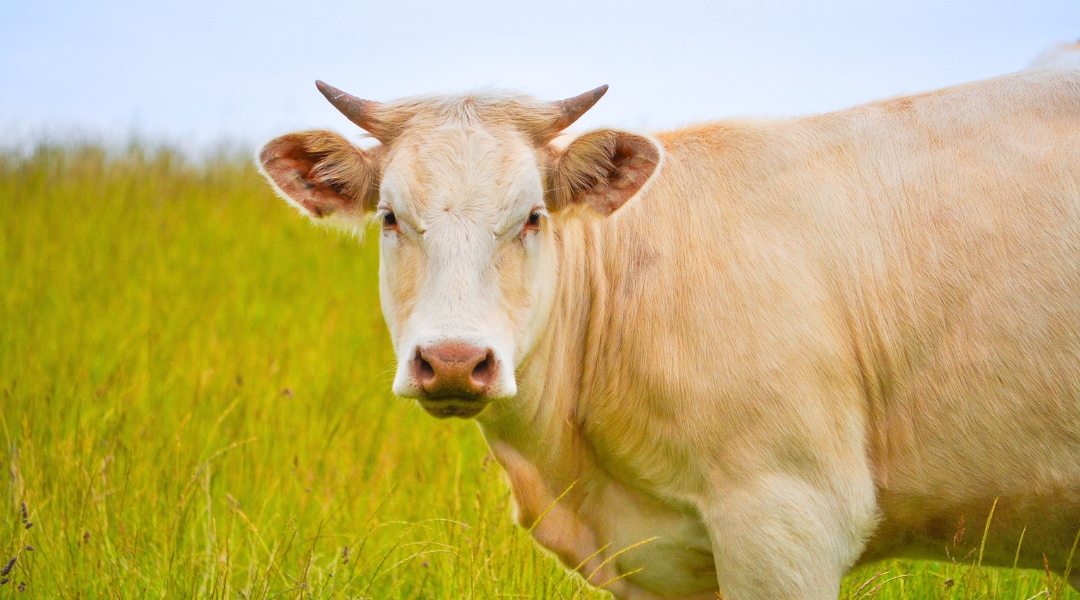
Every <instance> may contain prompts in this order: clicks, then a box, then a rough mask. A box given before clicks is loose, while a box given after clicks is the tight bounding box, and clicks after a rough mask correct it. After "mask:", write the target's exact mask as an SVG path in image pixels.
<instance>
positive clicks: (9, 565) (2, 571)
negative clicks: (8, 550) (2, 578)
mask: <svg viewBox="0 0 1080 600" xmlns="http://www.w3.org/2000/svg"><path fill="white" fill-rule="evenodd" d="M17 558H19V557H18V556H12V557H11V560H9V561H8V562H7V564H6V565H4V568H3V569H0V575H7V574H8V573H10V572H11V568H12V567H14V566H15V559H17Z"/></svg>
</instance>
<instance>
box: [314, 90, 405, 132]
mask: <svg viewBox="0 0 1080 600" xmlns="http://www.w3.org/2000/svg"><path fill="white" fill-rule="evenodd" d="M315 87H317V88H319V91H320V92H322V95H323V96H326V99H327V100H329V101H330V104H333V105H334V108H336V109H338V110H339V111H341V114H343V115H345V118H347V119H349V120H350V121H352V122H353V123H354V124H355V125H356V126H357V127H359V128H361V129H363V130H364V131H366V132H368V133H370V134H371V135H372V136H374V137H375V139H377V140H379V141H380V142H382V143H384V144H386V143H388V142H389V141H390V138H392V137H393V136H392V135H391V132H390V131H389V130H388V129H387V127H385V126H384V125H383V123H381V122H379V120H378V119H377V118H375V114H374V113H375V112H376V111H377V110H378V109H379V103H378V102H372V101H371V100H364V99H363V98H357V97H356V96H353V95H352V94H348V93H345V92H343V91H341V90H339V89H337V88H336V87H334V86H332V85H329V84H326V83H323V82H322V81H316V82H315Z"/></svg>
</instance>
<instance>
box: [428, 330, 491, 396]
mask: <svg viewBox="0 0 1080 600" xmlns="http://www.w3.org/2000/svg"><path fill="white" fill-rule="evenodd" d="M411 367H412V369H411V370H412V373H413V377H414V378H415V379H416V383H417V385H418V386H419V387H420V390H421V391H422V392H423V393H424V395H426V396H435V397H438V396H448V397H449V396H453V397H464V398H471V397H476V396H482V395H483V394H484V393H486V392H487V391H488V388H490V387H491V384H492V383H494V381H495V377H496V375H497V373H498V364H497V363H496V362H495V353H494V352H492V351H491V349H490V348H479V347H477V346H473V345H471V344H464V343H460V342H443V343H440V344H435V345H432V346H428V347H419V348H417V349H416V355H415V356H414V357H413V360H412V365H411Z"/></svg>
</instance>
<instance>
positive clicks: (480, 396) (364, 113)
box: [258, 84, 660, 417]
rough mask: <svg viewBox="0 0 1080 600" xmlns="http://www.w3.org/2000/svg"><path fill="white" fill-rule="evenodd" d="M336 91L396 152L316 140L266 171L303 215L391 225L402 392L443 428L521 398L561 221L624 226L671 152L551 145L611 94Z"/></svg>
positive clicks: (383, 239) (385, 274)
mask: <svg viewBox="0 0 1080 600" xmlns="http://www.w3.org/2000/svg"><path fill="white" fill-rule="evenodd" d="M320 90H322V91H323V92H324V94H326V96H327V98H328V99H330V101H331V102H332V103H334V104H335V106H337V107H338V108H339V109H340V110H342V112H343V113H345V114H346V116H348V117H349V118H350V120H352V121H353V122H354V123H356V124H357V125H360V126H361V127H363V128H364V129H366V130H367V131H368V132H370V133H371V134H372V135H373V136H374V137H376V138H377V139H378V140H379V141H380V142H382V143H381V144H380V145H378V146H375V147H373V148H371V149H367V150H361V149H359V148H357V147H355V146H353V145H352V144H350V143H349V142H348V141H346V140H345V139H344V138H342V137H341V136H338V135H337V134H334V133H330V132H325V131H310V132H304V133H297V134H290V135H286V136H282V137H279V138H277V139H274V140H272V141H271V142H270V143H268V144H267V145H266V146H265V147H264V148H263V149H262V150H261V151H260V153H259V156H258V162H259V164H260V166H261V167H262V170H263V172H264V174H265V175H266V176H267V178H268V179H269V180H270V181H271V183H272V184H273V185H274V187H275V189H276V190H277V191H278V193H279V194H281V196H282V197H283V198H285V199H286V200H287V201H288V202H289V203H290V204H292V205H293V206H295V207H296V208H298V209H299V210H300V211H301V212H302V213H304V214H306V215H308V216H310V217H312V218H316V219H325V220H328V221H330V222H332V223H336V224H338V225H341V226H344V227H347V228H352V229H360V228H361V227H362V224H363V220H364V217H366V216H373V217H374V219H375V221H376V222H377V223H378V224H379V227H380V234H379V244H380V267H379V291H380V297H381V301H382V308H383V313H384V316H385V317H386V322H387V326H388V327H389V329H390V333H391V337H392V339H393V342H394V349H395V352H396V354H397V357H398V367H397V373H396V375H395V377H394V386H393V389H394V392H395V393H396V394H398V395H400V396H404V397H409V398H416V399H417V400H418V401H419V402H420V404H421V406H423V408H424V409H425V410H427V411H428V412H429V413H431V414H432V415H435V416H437V417H450V416H458V417H472V416H475V415H477V414H479V413H480V412H481V411H482V410H483V409H484V408H485V407H486V406H487V405H488V404H490V403H491V402H495V401H499V400H503V399H507V398H512V397H513V396H515V395H516V394H517V392H518V389H517V380H516V377H515V370H516V368H517V366H518V365H519V364H520V362H521V360H522V358H523V357H524V356H525V355H527V354H528V353H529V351H530V350H531V349H533V348H534V346H535V345H536V343H537V340H538V339H539V338H540V337H541V335H542V333H543V331H544V330H545V324H546V323H547V317H548V313H549V311H550V308H551V306H552V304H553V297H554V293H555V290H556V287H557V286H556V280H557V273H558V265H557V261H558V242H557V239H556V235H555V231H554V228H555V227H556V225H555V223H554V222H553V219H552V215H553V213H555V212H557V211H559V210H560V209H562V208H564V207H565V206H567V205H570V204H580V203H584V204H588V205H589V206H591V207H592V208H593V209H594V210H595V211H596V212H598V213H600V214H602V215H609V214H611V213H612V212H614V211H615V210H616V209H618V208H619V207H620V206H621V205H622V204H623V203H625V202H626V200H628V199H629V198H630V197H632V196H633V195H634V194H635V193H636V192H637V191H638V190H639V189H640V188H641V187H642V185H643V184H644V183H645V182H646V180H647V179H648V178H649V177H650V176H651V175H652V174H653V173H654V171H655V170H656V167H657V165H658V163H659V160H660V150H659V147H658V146H657V145H656V144H655V143H654V142H653V141H651V140H649V139H647V138H644V137H641V136H636V135H632V134H628V133H623V132H617V131H612V130H600V131H595V132H591V133H589V134H586V135H584V136H581V137H580V138H578V139H577V140H575V141H574V142H572V143H571V144H570V145H569V146H567V147H566V148H565V149H556V148H554V147H552V146H551V145H550V144H549V141H550V140H551V139H552V138H554V137H555V135H557V134H558V132H559V131H560V130H561V129H563V128H564V127H566V126H567V125H569V124H570V123H572V122H573V121H574V120H575V119H577V117H578V116H580V114H581V113H584V111H585V110H587V109H588V108H589V107H590V106H592V104H593V103H595V102H596V100H598V99H599V98H600V96H601V95H603V92H604V91H605V90H606V86H605V87H604V88H600V89H598V90H594V91H593V92H589V93H588V94H584V95H582V96H579V97H577V98H571V99H569V100H566V101H563V102H561V103H541V102H537V101H535V100H533V99H531V98H526V97H521V96H501V95H488V96H464V97H434V98H420V99H407V100H403V101H399V102H396V103H389V104H376V103H372V102H367V101H364V100H360V99H358V98H354V97H352V96H349V95H347V94H344V93H343V92H340V91H339V90H336V89H334V88H330V87H329V86H325V85H323V84H320Z"/></svg>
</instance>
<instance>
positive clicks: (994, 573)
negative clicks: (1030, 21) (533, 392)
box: [0, 147, 1077, 599]
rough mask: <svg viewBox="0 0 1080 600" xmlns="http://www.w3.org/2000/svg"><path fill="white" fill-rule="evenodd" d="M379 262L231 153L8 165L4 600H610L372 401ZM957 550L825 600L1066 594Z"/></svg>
mask: <svg viewBox="0 0 1080 600" xmlns="http://www.w3.org/2000/svg"><path fill="white" fill-rule="evenodd" d="M375 246H376V245H375V244H368V245H357V243H356V242H355V241H353V240H349V239H345V238H342V237H339V236H337V235H335V234H331V233H326V232H323V231H319V230H318V229H316V228H313V227H311V226H310V225H309V224H308V223H307V222H305V221H303V220H302V219H300V218H299V217H297V216H296V215H295V214H293V212H292V211H290V210H288V209H287V208H286V207H285V206H284V204H283V203H282V202H281V201H279V200H277V199H276V198H274V197H273V196H272V194H271V193H270V190H269V188H268V186H267V185H266V184H265V183H264V182H263V181H262V180H261V178H260V177H259V176H258V174H257V173H255V172H254V169H253V168H252V167H251V166H250V165H249V164H248V163H247V161H246V160H238V159H232V158H228V157H223V158H221V159H219V160H212V161H208V162H206V163H205V164H201V165H192V164H190V163H188V162H186V161H184V160H182V159H181V158H180V157H179V156H178V155H177V154H175V153H171V152H169V151H167V150H154V151H149V150H145V149H141V148H138V147H133V148H131V149H129V150H128V151H126V152H122V153H119V154H116V153H114V154H108V153H106V152H104V151H103V150H101V149H100V148H95V147H70V148H62V147H41V148H39V149H38V150H37V151H35V152H34V153H32V154H31V155H28V156H16V155H11V154H0V443H2V444H3V447H2V448H0V461H2V463H3V482H2V483H0V563H4V562H6V561H7V560H8V559H9V558H10V557H15V558H16V560H15V563H14V564H13V565H11V568H10V571H9V572H8V573H6V574H5V575H3V576H2V578H3V579H7V580H8V581H7V582H5V583H4V585H2V586H0V598H8V597H13V598H14V597H36V598H56V597H70V598H98V597H115V598H144V597H145V598H164V597H172V598H189V597H202V598H308V597H313V598H328V599H335V598H342V599H344V598H378V599H384V598H567V599H570V598H602V597H605V594H603V593H602V592H595V591H592V590H589V589H587V588H585V587H584V586H583V585H582V584H581V582H580V580H579V579H578V578H576V577H569V576H567V575H566V574H565V572H564V571H563V570H562V569H561V568H560V567H559V566H558V565H557V564H556V562H555V561H554V560H553V559H552V558H550V557H548V556H547V555H545V554H544V553H542V552H540V551H538V550H537V549H536V548H535V547H534V546H533V544H532V542H531V541H530V539H529V537H528V535H527V533H526V532H524V531H521V530H519V529H518V528H516V527H515V526H513V525H512V523H511V520H510V517H509V514H510V508H509V503H510V498H509V494H508V492H507V488H506V486H505V484H504V483H503V479H502V474H501V473H500V472H499V469H498V468H497V466H496V465H495V464H494V463H493V462H492V461H491V460H490V459H489V458H488V457H487V450H486V448H485V446H484V444H483V440H482V439H481V438H480V435H479V432H478V431H477V429H476V428H475V426H474V425H472V424H471V423H467V422H461V421H437V420H435V419H432V418H430V417H429V416H427V415H426V414H424V413H423V412H422V411H420V410H418V409H417V408H414V407H413V406H412V405H411V404H408V403H406V402H403V401H401V400H399V399H396V398H394V397H393V396H392V395H391V394H390V392H389V388H390V379H391V374H392V367H393V364H394V362H393V355H392V352H391V349H390V343H389V339H388V335H387V332H386V330H385V326H384V325H383V323H382V317H381V315H380V313H379V306H378V294H377V291H376V284H377V266H378V261H377V254H376V247H375ZM23 506H25V513H24V510H23V508H22V507H23ZM973 522H974V521H973ZM971 528H972V529H973V530H974V529H980V530H981V529H982V526H981V525H979V526H978V527H976V526H974V525H973V526H972V527H971ZM989 531H990V533H989V535H992V533H993V532H992V528H990V530H989ZM976 533H978V532H976ZM971 537H972V538H973V539H971V540H968V541H967V542H964V541H960V542H958V543H957V544H956V546H955V548H954V552H953V555H954V556H956V557H957V563H958V564H950V563H944V564H943V563H927V562H890V563H887V564H882V565H875V566H871V567H869V568H866V569H861V570H859V571H857V572H855V573H852V574H851V575H849V576H848V577H847V578H846V579H845V583H844V591H843V594H842V597H844V598H850V599H862V598H881V599H900V598H904V599H908V598H911V599H915V598H1023V599H1027V598H1032V597H1051V596H1052V597H1053V598H1074V599H1075V598H1077V595H1076V594H1075V593H1073V592H1072V591H1071V590H1070V589H1069V588H1068V587H1067V586H1063V584H1062V582H1061V581H1060V579H1057V578H1053V577H1048V576H1047V575H1046V574H1044V573H1041V572H1034V571H1015V570H1008V569H1005V570H996V569H986V568H979V567H973V566H972V565H975V564H976V563H977V554H978V552H977V547H978V543H979V541H980V540H979V536H978V535H972V536H971ZM31 548H32V549H31ZM22 590H25V591H22ZM1040 594H1042V595H1041V596H1040Z"/></svg>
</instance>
